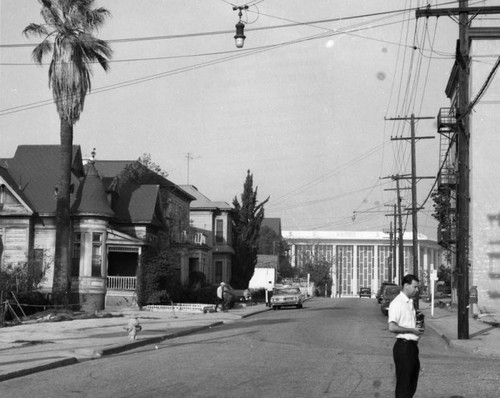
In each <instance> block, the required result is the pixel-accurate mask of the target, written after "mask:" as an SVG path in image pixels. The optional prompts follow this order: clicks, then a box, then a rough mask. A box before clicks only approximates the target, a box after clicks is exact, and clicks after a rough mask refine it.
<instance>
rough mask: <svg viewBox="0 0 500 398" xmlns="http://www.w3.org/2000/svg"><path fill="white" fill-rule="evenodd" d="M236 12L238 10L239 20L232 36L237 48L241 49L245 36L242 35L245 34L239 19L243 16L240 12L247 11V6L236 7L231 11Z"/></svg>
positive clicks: (243, 26)
mask: <svg viewBox="0 0 500 398" xmlns="http://www.w3.org/2000/svg"><path fill="white" fill-rule="evenodd" d="M236 10H238V17H239V19H240V20H239V21H238V23H237V24H236V25H235V27H236V34H235V35H234V40H235V43H236V47H237V48H243V44H244V43H245V39H246V36H245V33H244V32H245V24H244V23H243V22H241V17H242V16H243V13H242V10H248V6H247V5H244V6H238V7H237V6H234V7H233V11H236Z"/></svg>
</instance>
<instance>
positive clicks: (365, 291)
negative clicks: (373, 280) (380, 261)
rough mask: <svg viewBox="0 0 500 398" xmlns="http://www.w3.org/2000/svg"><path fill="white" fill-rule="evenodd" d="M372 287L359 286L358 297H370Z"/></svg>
mask: <svg viewBox="0 0 500 398" xmlns="http://www.w3.org/2000/svg"><path fill="white" fill-rule="evenodd" d="M371 296H372V289H371V287H360V288H359V297H371Z"/></svg>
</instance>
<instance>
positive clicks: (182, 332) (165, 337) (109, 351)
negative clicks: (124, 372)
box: [101, 321, 224, 356]
mask: <svg viewBox="0 0 500 398" xmlns="http://www.w3.org/2000/svg"><path fill="white" fill-rule="evenodd" d="M223 324H224V322H222V321H219V322H215V323H211V324H209V325H204V326H198V327H195V328H188V329H185V330H180V331H178V332H175V333H170V334H165V335H163V336H158V337H149V338H146V339H144V340H136V341H134V342H131V343H126V344H121V345H118V346H115V347H111V348H105V349H104V350H102V351H101V355H102V356H106V355H113V354H118V353H120V352H124V351H129V350H133V349H134V348H139V347H143V346H146V345H149V344H155V343H161V342H162V341H165V340H170V339H175V338H176V337H181V336H187V335H189V334H193V333H196V332H200V331H202V330H205V329H210V328H213V327H216V326H221V325H223Z"/></svg>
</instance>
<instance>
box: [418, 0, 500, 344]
mask: <svg viewBox="0 0 500 398" xmlns="http://www.w3.org/2000/svg"><path fill="white" fill-rule="evenodd" d="M458 3H459V4H458V5H459V6H458V8H431V7H426V8H422V9H418V10H417V11H416V13H415V16H416V18H417V19H418V18H421V17H427V18H428V17H440V16H456V15H458V29H459V33H458V36H459V39H458V46H457V54H456V61H457V64H458V67H459V68H458V104H457V150H458V191H457V217H458V218H457V248H456V258H457V266H456V270H457V297H458V316H457V321H458V325H457V329H458V338H459V339H460V340H464V339H469V308H468V306H469V266H470V261H469V235H470V233H469V201H470V196H469V169H470V167H469V136H470V127H469V101H470V100H469V79H470V56H469V48H470V42H469V30H470V29H471V28H470V21H471V20H472V19H473V18H476V17H477V16H478V15H487V14H500V6H491V7H486V6H480V7H469V6H468V5H469V2H468V0H459V1H458ZM469 15H471V16H472V19H469Z"/></svg>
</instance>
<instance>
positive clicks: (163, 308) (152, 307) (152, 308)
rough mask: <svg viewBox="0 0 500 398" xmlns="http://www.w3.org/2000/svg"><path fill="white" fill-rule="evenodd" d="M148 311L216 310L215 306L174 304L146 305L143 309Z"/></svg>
mask: <svg viewBox="0 0 500 398" xmlns="http://www.w3.org/2000/svg"><path fill="white" fill-rule="evenodd" d="M143 308H144V309H145V310H146V311H152V312H165V311H172V310H174V311H183V312H207V311H210V310H215V305H214V304H174V305H146V306H145V307H143Z"/></svg>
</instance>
